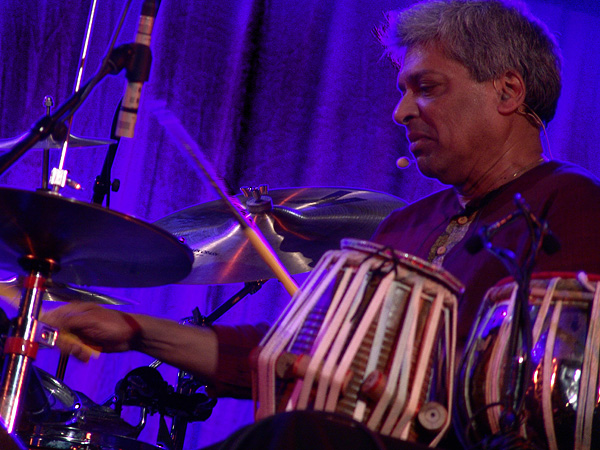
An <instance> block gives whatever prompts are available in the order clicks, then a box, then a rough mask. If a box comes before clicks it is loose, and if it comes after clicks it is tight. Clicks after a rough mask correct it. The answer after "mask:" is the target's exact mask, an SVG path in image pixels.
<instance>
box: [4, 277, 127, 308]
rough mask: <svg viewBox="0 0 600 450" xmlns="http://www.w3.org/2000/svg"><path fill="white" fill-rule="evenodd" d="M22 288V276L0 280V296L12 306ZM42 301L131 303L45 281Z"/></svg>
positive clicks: (15, 302) (19, 295) (17, 303)
mask: <svg viewBox="0 0 600 450" xmlns="http://www.w3.org/2000/svg"><path fill="white" fill-rule="evenodd" d="M22 289H23V278H22V277H13V278H10V279H8V280H0V297H3V298H5V299H6V301H7V302H8V303H10V304H11V305H13V306H17V307H18V306H19V302H20V300H21V292H22ZM42 300H43V301H49V302H68V303H70V302H84V303H97V304H100V305H131V304H133V302H131V301H129V300H124V299H121V298H116V297H112V296H109V295H106V294H101V293H99V292H93V291H89V290H86V289H81V288H77V287H74V286H68V285H66V284H62V283H54V282H53V281H51V280H48V281H47V282H46V290H45V291H44V293H43V294H42Z"/></svg>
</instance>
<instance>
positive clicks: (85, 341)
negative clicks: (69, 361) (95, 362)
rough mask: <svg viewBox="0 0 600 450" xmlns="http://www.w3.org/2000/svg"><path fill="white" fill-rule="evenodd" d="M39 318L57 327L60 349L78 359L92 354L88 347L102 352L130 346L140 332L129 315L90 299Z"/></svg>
mask: <svg viewBox="0 0 600 450" xmlns="http://www.w3.org/2000/svg"><path fill="white" fill-rule="evenodd" d="M41 320H42V321H43V322H45V323H47V324H48V325H50V326H53V327H55V328H58V330H59V335H58V341H57V344H58V346H59V347H60V349H61V350H62V351H63V352H67V353H69V354H72V355H73V356H75V357H76V358H78V359H80V360H82V361H88V360H89V358H90V356H91V355H92V354H93V351H92V349H90V347H92V348H93V349H97V350H100V351H103V352H124V351H128V350H132V346H133V345H134V343H135V342H136V340H138V339H139V337H140V333H141V327H140V326H139V324H138V322H137V321H136V319H135V318H134V316H133V315H131V314H126V313H123V312H120V311H115V310H112V309H107V308H104V307H102V306H99V305H96V304H93V303H78V302H75V303H69V304H67V305H64V306H61V307H59V308H57V309H55V310H52V311H50V312H47V313H45V314H43V316H42V317H41Z"/></svg>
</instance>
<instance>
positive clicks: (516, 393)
mask: <svg viewBox="0 0 600 450" xmlns="http://www.w3.org/2000/svg"><path fill="white" fill-rule="evenodd" d="M514 201H515V204H516V206H517V208H518V210H517V211H516V212H514V213H512V214H510V215H508V216H507V217H505V218H504V219H502V220H500V221H498V222H496V223H495V224H492V225H490V226H488V227H483V228H482V229H481V230H479V232H478V233H477V234H476V235H475V236H473V237H474V238H475V239H473V240H471V242H468V243H467V248H468V250H469V251H470V252H471V253H476V252H477V251H479V250H480V249H482V248H485V249H486V250H487V251H489V252H491V253H492V254H493V255H494V256H496V257H497V258H498V259H500V261H501V262H502V263H503V264H504V266H505V267H506V269H507V270H508V271H509V272H510V273H511V275H512V276H513V278H514V279H515V281H516V282H517V293H516V298H515V304H514V310H513V317H512V322H511V324H510V334H509V340H508V344H507V347H508V350H507V352H508V357H509V358H510V364H509V367H508V377H507V381H506V384H505V386H504V399H505V400H504V402H503V403H504V409H503V411H502V413H501V416H500V427H501V433H511V432H516V431H517V430H518V427H519V425H520V424H519V420H520V418H521V416H522V412H523V411H522V409H523V406H524V403H525V394H526V391H527V387H528V380H529V378H530V376H531V367H532V366H531V357H530V352H531V348H532V330H531V318H530V316H529V289H530V281H531V276H532V273H533V268H534V265H535V261H536V259H537V256H538V254H539V251H540V250H541V249H543V250H544V251H545V252H546V253H548V254H551V253H554V252H556V251H558V249H559V244H558V241H557V240H556V238H555V237H554V236H553V235H552V234H551V233H550V230H549V228H548V224H547V222H546V221H540V220H539V219H538V218H537V217H535V216H534V215H533V213H532V212H531V210H530V209H529V206H528V205H527V204H526V203H525V201H524V200H523V198H522V197H521V194H515V197H514ZM518 217H523V218H524V219H525V221H526V223H527V228H528V230H529V234H530V236H531V243H530V245H529V248H528V249H527V252H526V258H525V261H524V262H523V264H522V265H519V263H518V261H517V258H516V255H515V254H514V253H513V252H512V251H510V250H507V249H502V248H499V247H495V246H494V245H492V243H491V238H492V237H493V235H494V234H496V232H498V231H499V230H500V229H501V228H502V227H503V226H504V225H506V224H508V223H511V222H513V221H514V220H515V219H516V218H518ZM469 247H470V248H469ZM519 340H521V345H519ZM501 445H502V444H501Z"/></svg>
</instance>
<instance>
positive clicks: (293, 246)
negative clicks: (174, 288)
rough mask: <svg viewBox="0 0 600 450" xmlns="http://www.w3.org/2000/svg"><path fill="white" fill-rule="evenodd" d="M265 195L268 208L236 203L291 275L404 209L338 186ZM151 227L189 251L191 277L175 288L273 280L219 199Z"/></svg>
mask: <svg viewBox="0 0 600 450" xmlns="http://www.w3.org/2000/svg"><path fill="white" fill-rule="evenodd" d="M267 195H268V197H270V198H272V203H273V206H270V205H269V204H268V203H267V202H264V200H265V197H264V196H263V197H262V198H261V199H260V200H259V201H258V202H257V201H256V200H254V199H252V198H250V199H249V200H248V199H247V198H246V197H244V196H242V195H238V196H237V199H238V201H239V202H240V203H241V208H242V210H243V212H244V213H245V214H246V215H247V217H249V219H250V220H251V221H252V222H254V223H255V225H256V226H257V228H258V229H259V230H260V231H261V232H262V234H263V235H264V237H265V238H266V240H267V241H268V242H269V244H271V246H272V247H273V249H274V250H275V253H276V254H277V256H278V257H279V259H280V260H281V262H282V264H283V265H284V266H285V268H286V269H287V270H288V271H289V272H290V273H291V274H296V273H303V272H308V271H310V270H311V269H312V268H313V267H314V265H315V264H316V262H317V261H318V260H319V258H320V257H321V256H322V255H323V254H324V253H325V252H326V251H327V250H330V249H338V248H339V246H340V240H341V239H342V238H356V239H369V238H370V237H371V236H372V234H373V233H374V231H375V229H376V228H377V225H378V224H379V223H380V222H381V221H382V220H383V218H384V217H385V216H387V215H388V214H389V213H390V212H392V211H393V210H394V209H398V208H401V207H403V206H404V205H405V204H406V203H405V202H404V201H402V200H401V199H399V198H397V197H394V196H393V195H389V194H384V193H381V192H375V191H368V190H357V189H348V188H339V187H314V188H290V189H276V190H273V191H270V192H269V193H268V194H267ZM268 197H267V198H268ZM261 209H263V210H264V211H263V212H259V211H260V210H261ZM155 224H156V225H158V226H160V227H162V228H164V229H165V230H167V231H170V232H171V233H173V234H174V235H175V236H177V237H178V238H180V239H181V240H182V241H183V242H185V243H186V244H187V245H188V246H189V247H190V248H192V250H193V252H194V264H193V268H192V272H191V273H190V274H189V275H188V276H187V277H186V278H185V279H183V280H182V281H180V283H183V284H220V283H237V282H246V281H256V280H261V279H268V278H273V273H272V272H271V270H270V269H269V267H268V266H267V265H266V264H265V263H264V262H263V261H262V259H261V258H260V257H259V256H258V254H257V253H256V251H255V250H254V248H253V247H252V245H250V243H249V242H248V240H247V239H246V237H245V235H244V233H243V232H242V230H241V229H240V227H239V225H238V224H237V222H236V221H235V220H234V219H233V217H231V213H230V212H229V211H228V210H227V208H226V207H225V206H224V205H223V203H222V202H221V201H220V200H217V201H213V202H208V203H203V204H199V205H195V206H192V207H190V208H187V209H184V210H181V211H178V212H176V213H173V214H171V215H169V216H167V217H164V218H162V219H160V220H158V221H157V222H155Z"/></svg>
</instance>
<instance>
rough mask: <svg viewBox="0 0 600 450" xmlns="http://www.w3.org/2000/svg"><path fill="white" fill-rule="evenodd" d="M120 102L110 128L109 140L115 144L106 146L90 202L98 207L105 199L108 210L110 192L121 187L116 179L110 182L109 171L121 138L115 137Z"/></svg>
mask: <svg viewBox="0 0 600 450" xmlns="http://www.w3.org/2000/svg"><path fill="white" fill-rule="evenodd" d="M122 102H123V99H121V101H119V104H118V105H117V110H116V111H115V114H114V116H113V121H112V125H111V128H110V138H111V139H114V140H115V141H116V142H115V143H114V144H110V145H109V146H108V150H107V152H106V156H105V158H104V164H103V165H102V171H101V172H100V175H98V176H97V177H96V181H95V183H94V195H93V196H92V202H93V203H96V204H98V205H102V203H103V202H104V198H105V197H106V207H107V208H110V191H113V192H117V191H118V190H119V187H120V185H121V183H120V181H119V180H118V179H115V180H114V181H111V171H112V166H113V163H114V162H115V156H116V155H117V149H118V148H119V143H120V141H121V137H120V136H117V122H118V119H119V111H120V109H121V103H122Z"/></svg>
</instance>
